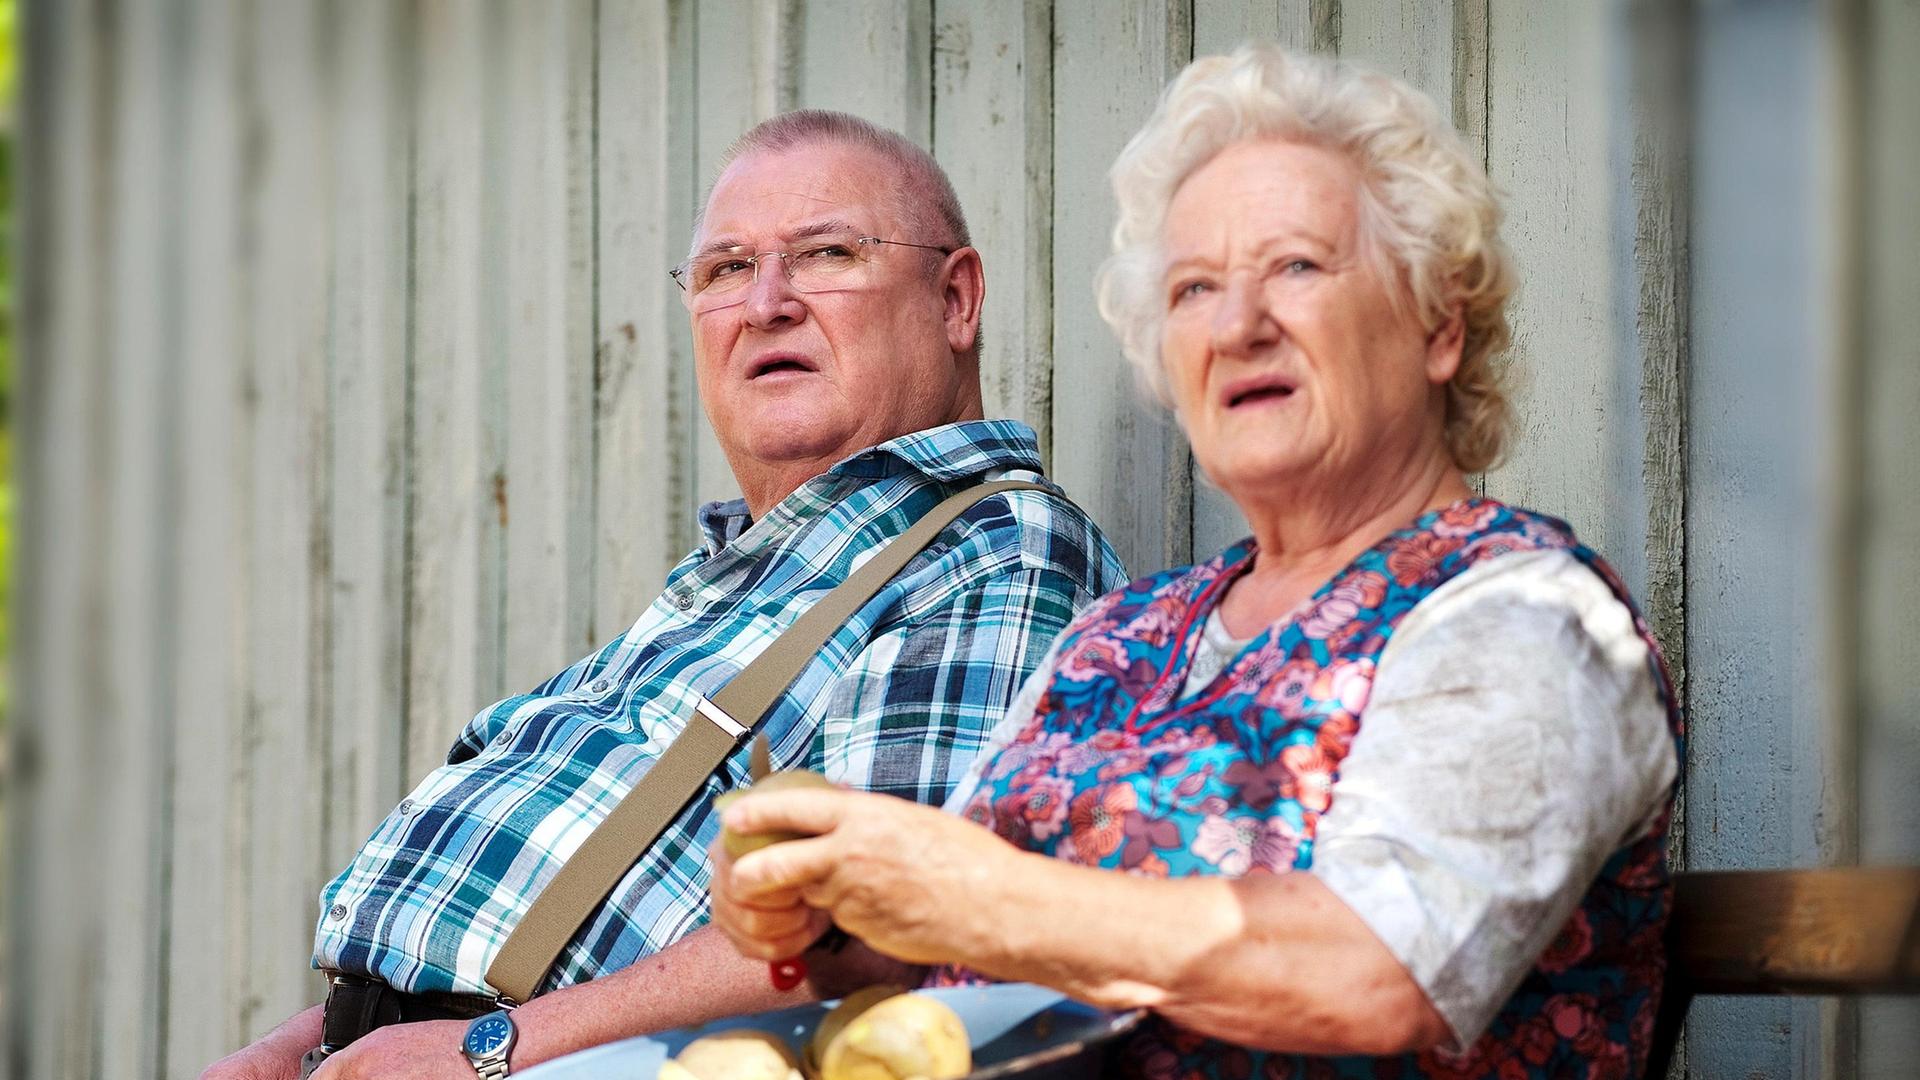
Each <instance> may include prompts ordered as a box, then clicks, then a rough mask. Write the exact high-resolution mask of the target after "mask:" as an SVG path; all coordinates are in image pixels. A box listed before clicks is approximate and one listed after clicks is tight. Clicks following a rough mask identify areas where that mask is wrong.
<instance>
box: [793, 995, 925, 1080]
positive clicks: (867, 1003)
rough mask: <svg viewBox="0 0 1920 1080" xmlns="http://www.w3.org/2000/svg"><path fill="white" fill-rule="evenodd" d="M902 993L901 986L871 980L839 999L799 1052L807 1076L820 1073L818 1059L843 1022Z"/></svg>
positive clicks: (843, 1024) (841, 1027) (823, 1055)
mask: <svg viewBox="0 0 1920 1080" xmlns="http://www.w3.org/2000/svg"><path fill="white" fill-rule="evenodd" d="M906 992H907V988H906V987H904V986H895V985H894V984H892V983H875V984H874V985H872V986H869V987H866V988H865V989H862V990H855V991H854V992H853V993H851V994H848V995H847V996H846V997H844V998H841V999H840V1004H838V1005H835V1006H834V1007H833V1011H831V1012H829V1013H827V1015H825V1016H823V1017H821V1018H820V1023H819V1025H818V1026H817V1027H815V1028H814V1029H813V1038H811V1039H808V1040H807V1049H806V1053H805V1054H803V1055H802V1057H803V1058H804V1062H805V1065H806V1067H807V1075H809V1076H815V1077H817V1076H819V1075H820V1062H821V1061H822V1060H824V1059H825V1057H826V1055H827V1046H828V1045H829V1044H831V1043H832V1042H833V1040H834V1038H835V1037H837V1036H838V1035H839V1034H840V1032H841V1031H842V1030H844V1029H845V1028H846V1026H847V1024H848V1023H850V1022H851V1021H852V1020H853V1018H854V1017H856V1016H859V1015H860V1014H861V1013H863V1012H866V1011H867V1010H868V1009H871V1008H873V1007H874V1006H875V1005H878V1004H879V1003H880V1002H882V1001H885V1000H886V999H888V998H890V997H894V996H895V995H898V994H904V993H906Z"/></svg>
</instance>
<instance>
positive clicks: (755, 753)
mask: <svg viewBox="0 0 1920 1080" xmlns="http://www.w3.org/2000/svg"><path fill="white" fill-rule="evenodd" d="M772 771H773V748H772V747H771V746H768V745H767V733H766V732H764V731H763V732H761V733H760V734H758V735H755V736H754V737H753V750H752V751H751V752H750V753H749V754H748V755H747V775H748V776H751V777H753V782H754V783H756V784H757V783H759V782H760V781H762V780H765V779H766V778H767V774H768V773H770V772H772Z"/></svg>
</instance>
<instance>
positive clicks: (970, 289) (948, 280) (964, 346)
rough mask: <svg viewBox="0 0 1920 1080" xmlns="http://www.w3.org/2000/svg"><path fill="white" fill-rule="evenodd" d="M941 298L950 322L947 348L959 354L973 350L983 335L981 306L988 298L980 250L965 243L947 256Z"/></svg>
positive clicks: (942, 276) (947, 321)
mask: <svg viewBox="0 0 1920 1080" xmlns="http://www.w3.org/2000/svg"><path fill="white" fill-rule="evenodd" d="M940 280H941V296H940V298H941V302H942V304H943V305H944V317H945V319H946V324H947V348H949V349H951V350H952V351H953V353H954V355H956V356H962V355H965V354H966V353H967V352H969V351H970V350H972V348H973V343H974V342H975V341H978V340H979V338H980V307H981V305H982V304H984V303H985V302H986V299H987V275H986V270H985V268H984V267H983V266H982V265H981V263H980V253H979V252H978V251H976V250H974V249H973V248H970V247H963V248H961V249H960V250H958V251H955V252H954V253H953V254H951V255H949V256H947V266H946V270H945V272H944V273H943V274H942V275H941V279H940Z"/></svg>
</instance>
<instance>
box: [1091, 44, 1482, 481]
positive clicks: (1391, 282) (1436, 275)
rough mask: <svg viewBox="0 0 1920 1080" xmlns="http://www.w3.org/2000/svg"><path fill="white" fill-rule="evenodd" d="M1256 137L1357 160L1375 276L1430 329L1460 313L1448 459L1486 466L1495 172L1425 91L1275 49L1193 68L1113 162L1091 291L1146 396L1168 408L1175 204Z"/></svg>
mask: <svg viewBox="0 0 1920 1080" xmlns="http://www.w3.org/2000/svg"><path fill="white" fill-rule="evenodd" d="M1262 139H1274V140H1281V141H1286V142H1295V143H1300V144H1303V145H1308V146H1317V147H1323V148H1325V149H1328V150H1333V151H1336V152H1338V153H1341V154H1344V155H1345V156H1346V157H1347V158H1348V159H1349V160H1351V161H1352V162H1353V163H1354V165H1355V166H1356V167H1357V169H1358V171H1359V173H1360V177H1361V182H1360V191H1359V192H1358V196H1359V199H1358V201H1359V207H1360V234H1361V242H1362V245H1363V250H1364V252H1365V253H1366V255H1367V257H1368V258H1369V259H1371V260H1373V262H1374V268H1375V271H1376V272H1377V273H1379V274H1380V278H1381V280H1382V281H1384V282H1386V283H1388V286H1389V289H1390V291H1391V292H1393V294H1394V295H1396V296H1397V297H1399V298H1401V299H1402V300H1403V301H1404V302H1410V303H1411V304H1412V305H1413V310H1414V311H1415V312H1416V313H1417V314H1418V316H1419V317H1420V319H1421V321H1422V323H1423V324H1424V325H1425V326H1426V327H1427V328H1428V329H1429V330H1431V329H1434V328H1436V327H1438V326H1439V325H1440V324H1441V323H1442V322H1444V321H1445V319H1446V318H1447V316H1448V315H1449V313H1451V312H1452V311H1453V310H1455V309H1456V308H1457V309H1459V310H1460V311H1461V312H1462V313H1463V315H1464V318H1465V323H1466V335H1465V342H1464V344H1463V346H1462V350H1461V358H1460V370H1459V372H1458V373H1457V374H1456V375H1455V376H1454V377H1453V380H1452V382H1451V383H1450V384H1449V385H1448V387H1447V419H1446V443H1447V449H1448V451H1449V453H1450V454H1451V455H1452V457H1453V460H1454V463H1455V464H1456V465H1457V466H1459V467H1460V468H1461V469H1463V470H1466V471H1469V472H1473V471H1479V470H1482V469H1485V468H1487V467H1489V466H1491V465H1492V464H1493V463H1494V462H1495V461H1496V460H1498V459H1499V457H1500V453H1501V450H1502V448H1503V445H1504V443H1505V438H1506V429H1507V400H1506V395H1505V394H1504V392H1503V391H1502V387H1501V378H1500V373H1499V371H1498V370H1496V369H1495V368H1494V366H1493V363H1492V361H1493V357H1494V356H1495V355H1496V354H1498V353H1499V352H1501V351H1502V350H1504V349H1505V348H1506V347H1507V345H1508V343H1509V341H1510V340H1511V331H1510V330H1509V328H1508V325H1507V315H1506V305H1507V298H1508V297H1509V296H1510V295H1511V294H1512V292H1513V288H1514V282H1515V274H1514V268H1513V259H1512V256H1511V254H1510V253H1509V252H1508V251H1507V248H1506V245H1505V243H1504V242H1502V240H1501V239H1500V234H1499V228H1500V218H1501V211H1500V205H1499V201H1498V199H1497V197H1496V196H1495V193H1494V190H1493V185H1492V183H1491V182H1490V181H1489V180H1488V179H1487V174H1486V170H1485V169H1483V168H1482V167H1481V164H1480V162H1479V160H1478V159H1477V158H1476V157H1475V156H1474V155H1473V153H1472V152H1470V151H1469V150H1468V149H1467V146H1466V144H1465V143H1464V142H1462V141H1461V139H1460V136H1459V135H1458V134H1457V133H1456V132H1455V131H1454V130H1453V128H1452V126H1451V125H1449V124H1448V123H1447V121H1446V120H1445V118H1443V117H1442V116H1441V115H1440V110H1439V109H1438V108H1437V107H1435V105H1434V104H1433V102H1432V101H1431V100H1429V99H1428V98H1427V97H1426V96H1425V95H1424V94H1422V93H1420V92H1419V91H1418V90H1415V89H1413V88H1412V87H1410V86H1408V85H1406V84H1405V83H1403V82H1400V81H1399V80H1397V79H1392V78H1389V77H1387V76H1385V75H1381V74H1378V73H1375V72H1372V71H1368V70H1365V69H1363V68H1360V67H1357V66H1355V65H1352V64H1350V63H1345V62H1339V61H1332V60H1326V59H1322V58H1319V57H1313V56H1304V55H1300V54H1297V53H1292V52H1289V51H1287V50H1285V49H1282V48H1280V47H1279V46H1276V45H1243V46H1241V47H1240V48H1239V49H1237V50H1235V51H1234V52H1233V54H1232V55H1230V56H1209V57H1205V58H1203V59H1199V60H1195V61H1194V62H1193V63H1192V64H1190V65H1188V66H1187V69H1186V70H1185V71H1183V72H1181V73H1180V76H1179V78H1177V79H1175V80H1174V82H1173V85H1171V86H1169V87H1168V88H1167V90H1166V92H1165V93H1164V94H1163V95H1161V98H1160V104H1159V106H1158V107H1157V108H1156V109H1155V110H1154V113H1153V116H1152V117H1150V118H1149V119H1148V120H1147V124H1146V126H1145V127H1144V128H1142V129H1141V130H1140V132H1139V133H1138V134H1136V135H1135V136H1134V137H1133V139H1132V141H1131V142H1129V143H1128V144H1127V147H1126V149H1125V150H1123V151H1121V153H1120V157H1119V159H1118V160H1117V161H1115V162H1114V165H1113V172H1112V178H1113V190H1114V196H1115V198H1117V199H1118V201H1119V215H1120V216H1119V221H1118V223H1117V224H1115V225H1114V228H1113V255H1112V256H1111V257H1110V258H1108V260H1107V261H1106V263H1105V264H1104V265H1103V266H1102V267H1101V268H1100V273H1099V276H1098V278H1097V280H1096V285H1095V287H1096V291H1097V293H1098V295H1099V303H1100V314H1101V315H1102V317H1104V318H1105V319H1106V320H1107V322H1108V324H1109V325H1111V326H1112V327H1113V329H1114V332H1115V333H1116V334H1117V335H1119V338H1120V343H1121V347H1122V348H1123V350H1124V351H1125V352H1126V355H1127V359H1128V360H1130V361H1132V363H1133V365H1134V368H1135V372H1136V374H1137V375H1138V376H1139V377H1140V381H1141V383H1142V384H1143V386H1144V387H1145V388H1146V389H1147V390H1148V391H1149V392H1150V393H1152V394H1153V395H1154V396H1155V397H1156V398H1158V399H1159V400H1160V401H1161V402H1162V403H1163V404H1168V403H1170V402H1169V399H1168V390H1167V380H1166V373H1165V372H1164V371H1163V370H1162V364H1161V355H1160V352H1161V350H1160V346H1161V341H1160V331H1161V325H1162V321H1163V318H1164V314H1165V311H1166V299H1165V297H1164V296H1163V295H1162V284H1163V282H1162V277H1163V275H1164V272H1165V256H1164V253H1163V251H1162V250H1161V228H1162V226H1163V225H1164V223H1165V220H1166V213H1167V206H1168V204H1169V203H1170V202H1171V201H1172V199H1173V195H1174V193H1175V191H1177V190H1178V189H1179V187H1180V184H1181V183H1182V182H1183V181H1185V180H1186V178H1187V177H1188V176H1190V175H1192V174H1193V172H1194V171H1195V170H1197V169H1199V168H1200V167H1201V166H1203V165H1205V164H1206V163H1207V162H1209V161H1211V160H1212V159H1213V158H1214V156H1215V155H1217V154H1219V153H1220V152H1221V151H1223V150H1225V149H1227V148H1228V147H1230V146H1233V145H1235V144H1236V143H1241V142H1245V141H1249V140H1262Z"/></svg>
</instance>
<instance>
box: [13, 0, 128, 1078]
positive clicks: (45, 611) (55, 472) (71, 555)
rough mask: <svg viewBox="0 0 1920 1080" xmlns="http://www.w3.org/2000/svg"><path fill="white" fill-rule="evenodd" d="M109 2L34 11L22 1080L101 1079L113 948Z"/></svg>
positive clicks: (19, 752) (24, 374)
mask: <svg viewBox="0 0 1920 1080" xmlns="http://www.w3.org/2000/svg"><path fill="white" fill-rule="evenodd" d="M100 20H101V13H100V12H99V11H98V10H97V8H96V6H95V5H93V4H46V3H43V4H33V5H28V6H27V8H26V10H25V12H24V20H23V30H24V39H25V42H26V45H27V47H26V48H25V49H24V50H23V51H22V57H23V76H24V78H23V91H24V92H23V97H22V118H23V120H24V122H25V123H24V126H23V129H22V132H21V135H22V144H21V147H20V154H19V156H18V157H17V158H16V159H15V160H16V161H18V162H19V163H20V165H21V169H22V181H23V182H22V187H21V196H22V203H21V212H20V216H19V218H18V220H19V222H20V227H21V229H22V237H21V239H22V247H21V252H22V254H23V256H24V257H25V260H24V262H23V264H22V266H21V273H20V277H19V282H20V286H19V287H20V290H21V292H20V300H21V307H20V329H21V341H20V343H21V349H20V354H19V355H20V360H21V369H20V375H19V381H18V383H17V384H16V385H17V386H18V393H19V398H18V400H19V403H20V405H19V407H18V408H17V410H16V411H15V413H14V421H15V422H16V423H18V424H19V425H20V426H19V428H18V433H19V438H20V442H19V443H18V444H17V445H18V446H19V452H20V470H19V475H20V477H21V483H22V491H21V505H20V511H19V513H18V515H17V516H16V517H15V520H16V521H17V522H18V523H19V524H20V526H21V529H22V537H21V547H20V558H21V569H20V574H19V576H18V578H17V583H18V585H19V589H18V591H17V592H15V594H14V595H15V596H17V597H18V598H19V603H20V609H19V611H20V622H19V623H18V626H19V629H18V630H17V631H16V632H15V634H14V637H13V640H14V648H16V649H18V650H19V652H18V654H17V655H16V658H15V667H14V670H15V672H16V674H17V677H18V680H19V681H18V684H17V685H18V696H17V698H16V699H15V711H14V713H13V715H12V716H11V717H10V718H9V720H10V728H11V732H10V738H11V742H12V745H11V754H10V757H11V762H12V767H13V770H14V779H13V783H12V784H10V786H9V791H8V795H9V798H8V800H7V812H8V814H9V816H10V817H11V818H13V819H14V820H13V821H11V822H10V826H11V829H12V833H13V836H14V837H15V838H16V842H17V843H18V845H19V846H18V847H16V848H15V849H14V853H13V854H14V862H13V866H12V874H11V878H12V882H11V891H12V896H13V897H14V898H15V900H14V906H13V909H12V910H11V911H10V912H9V917H10V921H11V923H12V926H13V928H14V936H13V940H12V945H13V946H14V949H15V951H14V952H13V953H12V956H11V959H10V963H11V964H12V965H15V967H13V968H12V969H10V970H12V971H17V972H18V974H16V975H14V976H13V977H12V978H11V980H10V988H20V989H25V988H31V992H30V993H23V994H20V995H19V996H18V998H17V999H15V998H11V997H10V998H9V1001H8V1005H9V1006H10V1008H9V1024H8V1034H9V1041H10V1044H11V1045H10V1048H9V1049H10V1052H9V1058H10V1063H11V1065H12V1074H13V1075H14V1076H16V1077H22V1078H24V1077H29V1076H32V1077H40V1076H49V1077H62V1078H64V1077H83V1076H88V1075H90V1074H92V1073H93V1072H94V1071H95V1069H96V1068H97V1067H98V1061H97V1057H96V1051H97V1040H98V1038H99V1035H100V1026H99V1023H100V1016H99V1011H98V1003H99V999H98V997H97V990H98V986H99V981H100V980H99V976H100V970H99V963H100V947H99V944H98V940H97V937H96V935H95V933H94V932H93V930H94V927H93V925H92V924H91V921H90V920H91V919H92V917H93V916H94V914H95V909H94V908H93V907H92V906H91V905H90V903H89V899H88V898H90V897H97V896H98V895H99V893H98V888H99V882H100V877H99V874H98V873H97V861H96V860H92V859H87V858H82V857H79V855H78V853H79V852H80V851H84V850H87V849H88V847H89V846H90V845H91V844H93V843H97V842H98V840H99V838H100V831H99V830H100V828H101V824H102V823H101V818H100V815H99V813H98V811H97V810H96V807H97V805H98V801H99V800H98V799H97V798H90V797H89V789H90V788H92V787H93V785H94V776H93V775H90V774H93V773H94V772H95V770H96V757H95V755H96V754H97V753H98V752H99V751H100V750H101V746H100V738H99V732H98V731H97V729H96V728H95V726H94V725H95V723H96V718H98V717H99V716H100V715H101V711H100V710H101V705H102V701H101V699H100V696H99V694H98V693H97V691H96V687H97V685H98V682H97V680H96V679H94V678H93V677H92V675H93V671H92V668H93V662H92V658H93V656H94V655H95V653H96V651H97V650H96V647H95V644H94V643H97V642H98V641H99V640H100V639H99V636H98V635H99V633H100V631H101V630H102V629H103V626H102V618H101V616H102V603H103V600H104V597H103V595H102V594H103V589H102V584H101V582H102V575H101V573H100V570H101V562H102V560H101V559H100V557H99V543H100V537H101V535H102V534H103V533H104V525H105V507H104V505H103V503H102V501H101V499H100V497H99V496H100V493H101V492H103V491H104V484H102V483H101V481H102V480H103V478H104V470H105V467H106V465H105V461H104V453H103V450H102V447H103V446H104V435H105V432H104V427H105V415H104V412H103V410H101V409H100V408H99V405H100V403H101V402H103V401H104V400H105V395H103V394H101V393H100V392H99V389H98V388H99V387H100V386H101V385H103V383H104V380H105V375H106V369H105V366H104V358H103V356H102V352H103V349H104V345H105V342H104V339H103V335H102V328H101V326H100V322H99V318H98V309H97V307H96V305H95V298H96V297H97V296H98V291H99V290H98V287H97V283H98V282H99V281H100V280H102V277H103V272H104V268H103V261H104V259H105V257H106V253H107V248H106V243H107V235H106V232H105V214H104V209H105V206H106V200H107V196H108V193H107V188H106V183H105V177H106V176H107V175H108V173H107V167H108V165H109V162H108V161H107V160H106V159H105V153H106V144H107V140H108V138H109V131H108V129H107V128H106V126H105V124H104V122H103V121H104V118H105V110H106V108H107V103H108V101H110V94H111V85H110V83H108V81H107V72H108V70H109V69H108V65H107V57H105V56H103V55H102V50H101V44H102V41H101V38H102V32H101V29H102V28H101V22H100Z"/></svg>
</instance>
